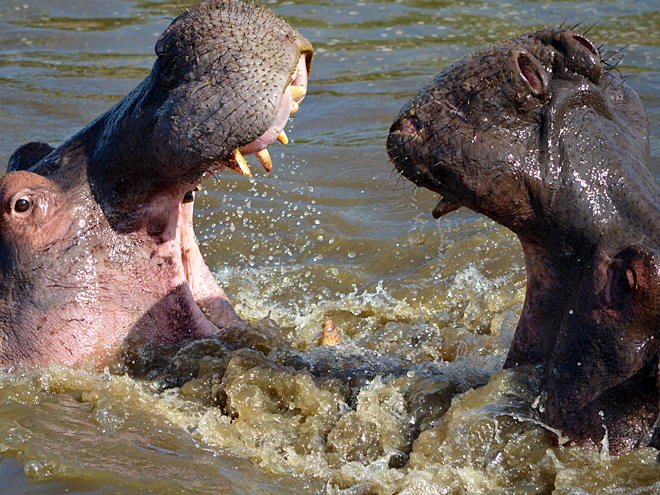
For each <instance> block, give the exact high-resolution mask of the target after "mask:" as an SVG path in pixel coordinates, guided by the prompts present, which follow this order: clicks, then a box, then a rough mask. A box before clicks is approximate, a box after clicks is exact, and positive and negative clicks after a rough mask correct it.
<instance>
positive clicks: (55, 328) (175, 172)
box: [0, 0, 313, 365]
mask: <svg viewBox="0 0 660 495" xmlns="http://www.w3.org/2000/svg"><path fill="white" fill-rule="evenodd" d="M312 53H313V52H312V47H311V45H310V43H309V42H308V41H307V40H306V39H305V38H303V37H302V36H301V35H300V34H299V33H298V32H296V31H295V30H294V29H292V28H291V27H290V26H289V25H288V24H286V23H285V22H284V21H282V20H280V19H277V18H275V17H274V16H272V15H271V14H269V13H268V12H267V11H265V10H263V9H262V8H260V7H257V6H253V5H247V4H244V3H242V2H240V1H238V0H209V1H207V2H204V3H201V4H199V5H197V6H195V7H193V8H190V9H188V10H186V11H185V12H184V13H183V14H182V15H180V16H179V17H178V18H177V19H175V20H174V21H173V22H172V24H171V25H170V26H169V27H168V28H167V30H166V31H165V32H164V33H163V35H162V36H161V37H160V39H159V40H158V42H157V44H156V55H157V59H156V62H155V63H154V66H153V69H152V71H151V74H150V75H149V76H148V77H147V78H146V79H145V80H144V81H143V82H142V83H141V84H140V85H139V86H138V87H137V88H135V89H134V90H133V91H132V92H131V93H130V94H129V95H128V96H126V97H125V98H124V99H123V100H121V101H120V102H119V103H118V104H117V105H116V106H115V107H114V108H112V109H111V110H109V111H108V112H107V113H106V114H104V115H102V116H101V117H100V118H98V119H97V120H96V121H95V122H93V123H91V124H90V125H89V126H88V127H86V128H85V129H83V130H82V131H80V132H79V133H78V134H76V135H75V136H73V137H72V138H71V139H69V140H68V141H66V142H65V143H64V144H62V145H61V146H59V147H57V148H53V147H51V146H49V145H47V144H44V143H29V144H27V145H24V146H22V147H21V148H19V149H18V150H17V151H16V152H14V154H13V156H12V157H11V159H10V162H9V164H8V173H7V174H6V175H5V176H4V178H3V179H2V181H0V205H1V208H2V209H1V211H0V233H1V237H0V277H1V278H0V365H13V364H17V363H36V364H41V363H60V364H66V365H78V364H81V363H82V362H85V361H86V360H88V359H95V360H96V362H97V363H98V364H103V363H104V362H105V361H106V360H107V359H110V358H111V357H112V356H115V355H116V354H117V353H118V351H120V350H122V348H123V347H126V346H127V345H131V346H132V345H137V344H139V343H142V342H150V343H157V344H162V345H169V344H172V343H176V342H179V341H181V340H182V339H186V338H190V337H197V336H202V335H209V334H211V333H214V332H215V331H217V327H228V326H239V327H244V326H245V322H243V321H242V320H241V319H240V318H239V317H238V316H237V315H236V313H235V311H234V308H233V306H232V304H231V303H230V302H229V300H228V299H227V297H226V295H225V294H224V292H223V291H222V289H221V288H220V287H219V286H218V285H217V283H216V282H215V280H214V279H213V277H212V275H211V273H210V271H209V269H208V268H207V267H206V264H205V263H204V260H203V259H202V256H201V253H200V251H199V249H198V247H197V242H196V239H195V234H194V232H193V230H192V212H193V200H194V193H195V190H196V188H197V186H198V185H199V183H200V181H201V180H203V179H204V178H205V177H207V176H209V174H212V173H215V172H218V171H221V170H224V169H225V168H231V169H236V170H238V171H240V172H241V173H244V174H249V173H250V172H249V168H247V165H246V164H245V160H244V159H243V154H251V153H255V154H257V156H258V158H259V160H260V161H261V162H262V164H263V165H264V167H265V168H266V169H267V170H269V169H270V167H271V163H270V159H269V156H268V153H267V151H265V149H266V148H267V146H269V145H270V144H271V143H273V142H274V141H275V140H276V139H279V140H280V141H283V142H286V135H285V134H284V133H283V128H284V125H285V124H286V122H287V119H288V117H289V115H290V113H292V112H293V111H295V110H297V108H298V103H299V102H300V101H301V100H302V98H303V97H304V94H305V91H306V87H307V74H308V71H309V69H310V68H311V61H312Z"/></svg>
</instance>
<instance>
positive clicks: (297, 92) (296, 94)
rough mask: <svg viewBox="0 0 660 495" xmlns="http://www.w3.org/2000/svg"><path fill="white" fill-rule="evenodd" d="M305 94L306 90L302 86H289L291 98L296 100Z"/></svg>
mask: <svg viewBox="0 0 660 495" xmlns="http://www.w3.org/2000/svg"><path fill="white" fill-rule="evenodd" d="M306 94H307V90H306V89H305V88H304V87H303V86H291V98H292V99H294V100H297V99H298V98H302V97H303V96H305V95H306Z"/></svg>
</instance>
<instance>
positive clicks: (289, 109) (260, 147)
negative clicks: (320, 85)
mask: <svg viewBox="0 0 660 495" xmlns="http://www.w3.org/2000/svg"><path fill="white" fill-rule="evenodd" d="M311 56H312V55H311V53H302V54H301V55H300V58H299V59H298V63H297V64H296V67H295V68H294V71H293V73H292V74H291V82H290V83H289V84H288V86H287V87H286V89H285V90H284V93H283V95H282V99H281V102H280V107H279V109H278V111H277V114H276V115H275V118H274V119H273V122H272V123H271V125H270V127H269V128H268V129H267V130H266V132H264V133H263V134H262V135H261V136H259V137H258V138H257V139H255V140H254V141H252V142H251V143H248V144H246V145H245V146H243V147H241V148H240V149H236V150H234V151H233V153H232V154H231V156H230V157H229V158H228V159H227V160H226V161H225V162H223V163H222V164H221V165H222V166H221V169H224V168H230V169H232V170H235V171H236V172H238V173H240V174H242V175H246V176H248V177H252V171H251V170H250V168H249V166H248V164H247V162H246V161H245V159H244V158H243V156H244V155H255V156H256V157H257V159H258V160H259V162H260V163H261V165H262V166H263V167H264V170H266V172H270V171H271V170H272V168H273V163H272V161H271V158H270V154H269V152H268V147H269V146H270V145H271V144H273V143H274V142H275V141H279V142H280V143H282V144H284V145H286V144H287V143H288V142H289V140H288V137H287V135H286V133H285V132H284V127H285V126H286V124H287V122H288V120H289V117H290V116H291V115H293V114H294V113H296V112H297V111H298V108H299V106H300V103H301V102H302V100H303V99H304V98H305V95H306V94H307V84H308V67H310V66H311Z"/></svg>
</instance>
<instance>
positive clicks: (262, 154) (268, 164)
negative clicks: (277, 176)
mask: <svg viewBox="0 0 660 495" xmlns="http://www.w3.org/2000/svg"><path fill="white" fill-rule="evenodd" d="M254 156H256V157H257V159H258V160H259V162H260V163H261V165H262V166H263V167H264V170H265V171H266V172H270V171H271V170H273V162H272V161H271V159H270V153H268V148H264V149H262V150H261V151H257V152H256V153H255V154H254Z"/></svg>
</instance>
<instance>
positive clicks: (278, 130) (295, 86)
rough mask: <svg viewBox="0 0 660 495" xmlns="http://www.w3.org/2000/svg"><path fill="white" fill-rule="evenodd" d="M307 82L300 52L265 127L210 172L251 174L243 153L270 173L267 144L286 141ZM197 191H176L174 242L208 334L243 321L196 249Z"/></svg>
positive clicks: (199, 315)
mask: <svg viewBox="0 0 660 495" xmlns="http://www.w3.org/2000/svg"><path fill="white" fill-rule="evenodd" d="M307 82H308V71H307V60H306V55H305V54H303V55H301V57H300V59H299V60H298V63H297V65H296V68H295V70H294V71H293V73H292V75H291V81H290V83H289V85H288V86H287V88H286V89H285V91H284V94H283V95H282V99H281V103H280V108H279V110H278V112H277V114H276V116H275V119H274V120H273V122H272V124H271V125H270V127H269V128H268V130H267V131H266V132H265V133H264V134H262V135H261V136H260V137H259V138H257V139H256V140H255V141H253V142H252V143H250V144H248V145H245V146H243V147H242V148H240V149H237V150H235V151H234V152H233V153H232V155H231V157H230V159H229V160H226V161H223V162H222V163H221V164H220V163H219V164H217V168H215V167H214V169H213V171H214V172H215V171H222V170H226V169H232V170H235V171H237V172H239V173H241V174H243V175H246V176H248V177H252V172H251V171H250V168H249V167H248V165H247V163H246V161H245V158H244V155H251V154H253V155H255V156H256V157H257V159H258V160H259V162H260V163H261V164H262V166H263V167H264V169H265V170H266V171H267V172H270V171H271V170H272V168H273V164H272V161H271V158H270V154H269V153H268V146H270V145H271V144H273V143H274V142H275V141H279V142H280V143H282V144H287V143H288V138H287V136H286V133H285V132H284V127H285V126H286V124H287V122H288V119H289V117H290V116H291V115H292V114H294V113H296V112H297V111H298V108H299V106H300V103H301V102H302V100H303V99H304V97H305V95H306V93H307ZM197 190H199V189H198V188H194V189H192V190H191V186H190V185H182V186H180V187H179V189H178V193H176V197H177V198H178V199H177V202H178V210H179V213H178V219H177V233H176V238H177V239H176V241H178V244H179V246H180V250H177V251H178V252H179V253H180V256H181V258H180V259H181V267H182V271H183V273H182V275H183V277H182V278H183V280H184V281H185V284H186V285H187V286H188V289H189V290H190V293H191V295H192V297H193V299H194V301H195V304H196V306H197V307H198V308H199V310H200V312H201V313H198V312H197V311H194V313H197V315H198V322H199V323H200V324H201V325H202V327H206V326H207V324H208V323H206V322H204V321H200V320H207V321H208V322H210V323H211V324H212V327H211V329H210V332H209V333H214V332H215V331H217V329H218V328H217V327H220V328H223V327H227V326H239V327H243V328H244V327H245V325H246V322H245V321H243V320H242V319H241V318H240V317H238V316H237V315H236V313H235V311H234V308H233V306H232V304H231V302H230V301H229V299H228V298H227V296H226V295H225V293H224V291H223V290H222V289H221V288H220V286H219V285H218V284H217V282H216V281H215V279H214V277H213V275H212V274H211V271H210V270H209V268H208V267H207V265H206V263H205V262H204V258H203V256H202V254H201V252H200V250H199V246H198V243H197V239H196V237H195V233H194V231H193V204H194V199H195V192H196V191H197ZM177 254H178V253H177ZM202 315H203V316H202ZM207 332H208V329H207ZM204 333H206V332H204Z"/></svg>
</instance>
